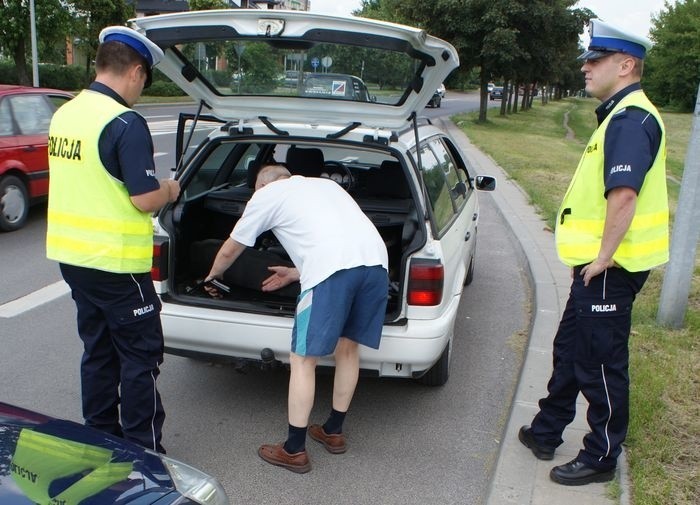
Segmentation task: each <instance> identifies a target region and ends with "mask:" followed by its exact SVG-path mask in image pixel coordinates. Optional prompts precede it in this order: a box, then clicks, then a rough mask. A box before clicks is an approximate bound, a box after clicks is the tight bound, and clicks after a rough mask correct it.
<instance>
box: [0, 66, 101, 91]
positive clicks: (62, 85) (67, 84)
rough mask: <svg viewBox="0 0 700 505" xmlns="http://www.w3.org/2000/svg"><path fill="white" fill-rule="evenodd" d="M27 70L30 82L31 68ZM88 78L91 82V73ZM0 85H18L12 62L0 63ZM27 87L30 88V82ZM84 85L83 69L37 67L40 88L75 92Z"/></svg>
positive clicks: (74, 67) (15, 70)
mask: <svg viewBox="0 0 700 505" xmlns="http://www.w3.org/2000/svg"><path fill="white" fill-rule="evenodd" d="M28 70H29V77H30V80H31V71H32V69H31V67H30V68H29V69H28ZM90 77H91V78H90V80H92V78H93V77H94V72H91V76H90ZM0 83H3V84H19V76H18V74H17V67H16V66H15V64H14V62H13V61H7V60H5V61H0ZM29 85H30V86H31V82H30V83H29ZM86 85H87V83H86V79H85V68H83V67H78V66H75V65H53V64H41V65H39V86H41V87H44V88H56V89H65V90H68V91H77V90H80V89H82V88H84V87H85V86H86Z"/></svg>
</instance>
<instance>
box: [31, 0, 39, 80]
mask: <svg viewBox="0 0 700 505" xmlns="http://www.w3.org/2000/svg"><path fill="white" fill-rule="evenodd" d="M29 26H30V30H31V38H32V83H33V85H34V87H35V88H37V87H39V55H38V51H37V48H36V16H35V13H34V0H29Z"/></svg>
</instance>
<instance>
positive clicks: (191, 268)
mask: <svg viewBox="0 0 700 505" xmlns="http://www.w3.org/2000/svg"><path fill="white" fill-rule="evenodd" d="M272 149H273V148H272V147H269V146H263V147H262V148H260V146H258V148H256V153H257V154H256V157H257V158H258V159H259V158H260V157H261V156H270V157H269V158H268V159H279V157H280V154H279V153H280V146H279V145H277V146H275V148H274V149H276V151H275V152H276V153H277V155H276V157H273V156H272V155H271V154H266V150H272ZM293 149H294V147H289V146H286V150H287V151H288V152H287V153H286V156H285V157H284V158H283V159H285V160H286V162H285V164H286V165H287V167H288V168H289V169H290V171H291V172H292V174H293V175H295V174H299V175H305V176H323V177H330V178H332V179H334V180H336V181H337V182H339V183H340V184H341V185H344V187H346V189H347V190H348V192H349V193H350V195H351V196H353V198H354V199H355V201H356V202H357V203H358V205H359V206H360V208H361V209H362V210H363V211H364V212H365V214H366V215H367V216H368V217H369V219H370V220H371V221H372V222H373V223H374V224H375V226H376V227H377V230H378V231H379V233H380V235H381V236H382V238H383V240H384V243H385V245H386V247H387V251H388V257H389V279H390V287H389V292H388V294H387V295H388V304H387V315H386V322H387V323H390V322H393V321H395V320H396V319H397V318H398V317H399V314H400V311H401V300H402V294H403V290H404V286H403V283H402V280H403V279H404V278H405V265H406V263H407V256H408V254H410V252H412V251H415V250H416V249H418V248H419V247H421V246H422V245H423V243H424V241H425V236H424V233H422V232H421V231H420V230H421V229H422V228H423V227H421V226H419V224H418V221H417V219H418V218H417V215H418V214H417V212H416V205H415V202H414V195H413V194H412V193H411V191H410V189H409V188H410V186H409V184H408V182H407V180H406V175H405V172H404V169H403V167H402V166H401V165H400V164H399V162H398V161H396V160H395V158H391V159H388V157H387V154H386V153H383V154H382V157H383V158H385V159H384V160H376V159H375V160H373V161H372V164H369V163H368V162H360V161H358V160H359V159H361V158H362V155H361V154H355V155H354V156H348V149H347V148H345V149H343V150H342V153H336V154H339V155H340V154H342V155H343V159H344V160H345V161H343V162H340V161H325V162H320V163H321V164H320V165H319V166H318V169H317V173H314V172H313V170H312V169H311V167H312V164H311V163H309V162H308V160H309V157H308V156H306V161H305V162H304V163H302V164H301V165H300V166H301V167H304V173H301V172H302V170H301V169H295V167H294V163H293V161H294V160H293V158H294V156H293V155H292V156H290V155H289V151H292V150H293ZM313 149H314V148H313V147H309V146H304V150H305V151H308V152H310V151H312V150H313ZM231 152H237V153H238V154H237V156H242V154H241V153H243V152H248V153H249V152H250V148H249V146H248V147H247V148H245V149H244V148H243V147H239V148H237V149H232V150H231ZM326 154H327V153H326ZM307 155H308V153H307ZM212 156H213V155H210V158H211V157H212ZM373 156H374V157H375V158H377V154H376V153H375V154H373ZM365 157H366V156H365ZM225 164H226V163H225V162H224V163H222V165H225ZM230 164H231V165H232V166H237V167H239V168H240V166H241V165H242V163H240V162H239V161H237V162H235V163H233V162H230ZM244 165H246V166H245V168H246V170H247V169H249V168H251V167H252V166H253V163H251V162H247V163H245V164H244ZM221 170H224V169H223V168H222V169H221ZM251 170H252V168H251ZM319 170H320V171H321V172H319ZM233 172H235V169H232V170H231V174H233ZM239 172H240V170H239ZM343 176H346V180H343ZM348 177H349V178H350V179H351V182H350V183H348V181H347V178H348ZM189 181H190V185H191V186H194V185H196V184H198V183H199V182H198V179H197V177H190V179H189ZM210 181H211V184H212V186H211V187H210V188H209V189H206V190H204V191H201V189H202V188H199V189H198V194H195V192H194V191H191V190H188V189H187V185H184V184H183V186H184V194H185V197H184V198H182V199H181V201H180V202H178V203H177V204H176V205H175V206H174V207H171V208H169V209H167V210H166V212H164V213H163V214H161V216H160V222H161V225H162V226H163V227H164V229H165V230H166V231H168V232H169V262H168V271H169V279H168V294H167V299H168V301H169V302H171V303H183V304H191V305H198V306H211V307H216V308H220V309H228V310H239V311H249V312H260V313H268V314H279V315H284V316H291V315H293V313H294V309H295V305H296V297H297V295H298V294H299V284H298V283H295V284H292V285H290V286H287V287H285V288H283V289H282V290H279V291H274V292H268V293H265V292H263V291H261V284H262V281H263V279H265V278H266V277H268V276H269V275H271V272H269V270H268V267H269V266H274V265H284V266H292V263H291V261H290V259H289V257H288V256H287V254H286V252H285V251H284V249H283V248H282V246H281V245H280V244H279V242H278V241H277V239H276V238H275V236H274V234H273V233H272V232H270V231H268V232H265V233H263V234H262V235H261V236H260V237H258V240H257V242H256V244H255V246H254V247H253V248H248V249H246V251H245V252H244V253H243V255H241V257H239V258H238V260H237V261H236V262H235V263H234V264H233V266H232V267H231V268H230V269H229V270H227V272H226V274H225V275H224V279H223V282H224V284H226V286H227V287H228V288H230V289H229V291H228V292H222V294H223V298H222V299H213V298H212V297H210V296H209V294H208V293H207V292H206V291H205V290H204V288H203V286H202V283H201V281H202V279H203V278H204V277H206V275H207V273H208V272H209V269H210V268H211V264H212V262H213V259H214V257H215V255H216V253H217V251H218V249H219V247H220V246H221V244H222V243H223V241H224V240H226V238H228V236H229V234H230V232H231V230H232V229H233V227H234V225H235V224H236V222H237V220H238V219H239V218H240V217H241V215H242V214H243V211H244V209H245V205H246V203H247V201H248V200H249V199H250V197H251V195H252V193H253V189H252V187H251V186H253V185H254V178H252V177H248V176H247V174H244V175H241V173H238V174H237V175H235V176H234V175H228V176H224V177H221V176H219V177H211V178H210ZM226 181H231V182H226ZM188 191H189V194H188ZM338 226H342V223H338ZM172 230H177V232H173V231H172Z"/></svg>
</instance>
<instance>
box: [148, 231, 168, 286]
mask: <svg viewBox="0 0 700 505" xmlns="http://www.w3.org/2000/svg"><path fill="white" fill-rule="evenodd" d="M151 278H153V280H154V281H164V280H166V279H167V278H168V240H167V239H165V238H160V237H154V238H153V264H152V266H151Z"/></svg>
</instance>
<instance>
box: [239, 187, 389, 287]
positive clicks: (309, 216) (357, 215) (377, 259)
mask: <svg viewBox="0 0 700 505" xmlns="http://www.w3.org/2000/svg"><path fill="white" fill-rule="evenodd" d="M267 230H272V232H273V233H274V234H275V236H276V237H277V240H279V242H280V244H282V247H284V249H285V250H286V251H287V254H289V257H290V258H291V260H292V262H293V263H294V265H295V266H296V267H297V269H298V270H299V272H300V274H301V279H300V282H301V289H302V291H303V290H306V289H309V288H312V287H314V286H315V285H317V284H318V283H319V282H321V281H323V280H325V279H327V278H328V277H330V276H331V275H333V274H334V273H335V272H337V271H339V270H344V269H348V268H354V267H358V266H363V265H364V266H375V265H381V266H382V267H384V268H385V269H387V266H388V256H387V251H386V246H385V245H384V241H383V240H382V238H381V236H380V235H379V232H378V231H377V229H376V228H375V226H374V224H372V221H370V220H369V218H367V216H365V214H364V212H362V210H361V209H360V207H358V205H357V203H355V201H354V200H353V199H352V197H351V196H350V195H348V194H347V192H346V191H345V190H344V189H343V188H341V187H340V186H339V185H338V184H337V183H335V182H333V181H331V180H329V179H321V178H315V177H301V176H298V175H295V176H292V177H290V178H288V179H280V180H277V181H275V182H271V183H269V184H267V185H266V186H264V187H262V188H260V189H259V190H257V191H256V192H255V193H253V197H252V198H251V199H250V201H249V202H248V204H247V205H246V208H245V211H244V212H243V216H241V218H240V219H239V220H238V222H237V223H236V226H235V227H234V228H233V231H232V232H231V238H232V239H233V240H235V241H236V242H239V243H241V244H244V245H246V246H248V247H252V246H253V245H255V240H256V239H257V237H258V236H259V235H260V234H261V233H263V232H265V231H267Z"/></svg>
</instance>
